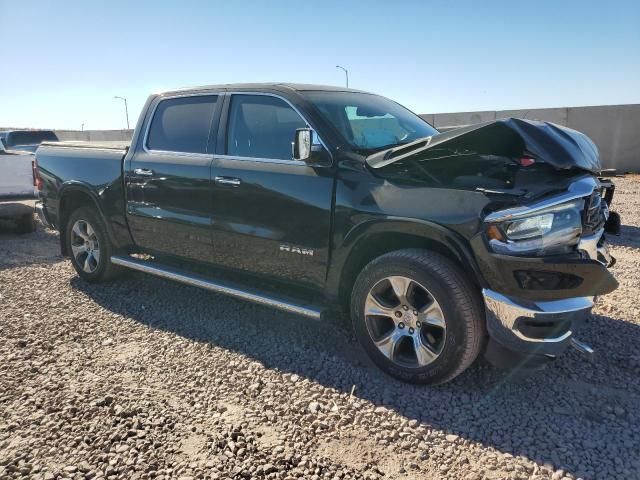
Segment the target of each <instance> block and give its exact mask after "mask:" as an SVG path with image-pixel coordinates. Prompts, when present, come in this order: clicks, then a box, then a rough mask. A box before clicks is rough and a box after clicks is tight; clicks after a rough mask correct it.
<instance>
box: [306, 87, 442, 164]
mask: <svg viewBox="0 0 640 480" xmlns="http://www.w3.org/2000/svg"><path fill="white" fill-rule="evenodd" d="M305 95H306V96H307V98H309V100H311V102H312V103H313V104H314V105H315V106H316V107H317V108H318V110H320V112H321V113H322V115H323V116H324V117H325V119H326V120H327V121H329V122H331V123H332V124H333V125H334V126H335V127H336V128H337V129H338V131H339V132H340V134H341V135H342V136H343V137H344V140H346V141H347V143H349V144H350V145H351V147H353V148H354V149H355V150H357V151H360V152H363V153H366V154H369V153H372V152H375V151H378V150H384V149H386V148H391V147H395V146H397V145H402V144H405V143H409V142H412V141H414V140H417V139H419V138H424V137H429V136H431V135H436V134H437V133H438V131H437V130H436V129H435V128H433V127H432V126H431V125H429V124H428V123H427V122H425V121H424V120H423V119H421V118H420V117H419V116H417V115H416V114H414V113H412V112H410V111H409V110H407V109H406V108H404V107H403V106H401V105H399V104H397V103H396V102H393V101H391V100H389V99H388V98H384V97H380V96H378V95H372V94H368V93H357V92H326V91H325V92H321V91H312V92H305Z"/></svg>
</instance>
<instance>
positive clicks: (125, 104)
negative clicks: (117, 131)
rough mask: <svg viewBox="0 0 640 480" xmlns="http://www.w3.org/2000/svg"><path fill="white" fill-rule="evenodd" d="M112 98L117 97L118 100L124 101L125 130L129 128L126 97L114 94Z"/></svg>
mask: <svg viewBox="0 0 640 480" xmlns="http://www.w3.org/2000/svg"><path fill="white" fill-rule="evenodd" d="M113 98H119V99H120V100H123V101H124V113H125V115H126V116H127V130H130V127H129V107H128V106H127V99H126V98H124V97H119V96H117V95H116V96H114V97H113Z"/></svg>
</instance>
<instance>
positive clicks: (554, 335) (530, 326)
mask: <svg viewBox="0 0 640 480" xmlns="http://www.w3.org/2000/svg"><path fill="white" fill-rule="evenodd" d="M482 294H483V296H484V302H485V310H486V318H487V329H488V331H489V335H490V336H491V339H492V340H493V341H496V342H498V343H499V344H500V345H501V346H503V347H505V348H507V349H509V350H513V351H515V352H518V353H521V354H528V355H544V356H547V357H550V358H552V357H555V356H556V355H559V354H560V353H562V352H563V351H564V350H565V349H566V348H567V346H568V345H569V342H570V341H571V336H572V335H573V333H574V332H575V331H576V330H577V329H578V327H579V326H580V324H582V323H583V322H584V320H585V319H586V318H587V317H588V316H589V314H590V313H591V308H592V307H593V297H575V298H566V299H563V300H546V301H537V302H535V301H529V300H519V299H515V298H511V297H507V296H505V295H502V294H500V293H498V292H494V291H493V290H489V289H484V290H483V291H482Z"/></svg>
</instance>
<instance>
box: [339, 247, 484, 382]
mask: <svg viewBox="0 0 640 480" xmlns="http://www.w3.org/2000/svg"><path fill="white" fill-rule="evenodd" d="M351 312H352V313H351V316H352V322H353V327H354V331H355V333H356V336H357V338H358V340H359V342H360V344H361V345H362V346H363V348H364V349H365V351H366V352H367V353H368V355H369V357H370V358H371V359H372V360H373V362H374V363H376V364H377V365H378V366H379V367H380V368H382V370H384V371H385V372H387V373H389V374H390V375H392V376H394V377H396V378H398V379H400V380H404V381H408V382H413V383H431V384H437V383H444V382H447V381H449V380H451V379H453V378H454V377H455V376H457V375H459V374H460V373H462V372H463V371H464V370H465V369H466V368H467V367H468V366H469V365H471V363H473V361H474V360H475V359H476V357H477V356H478V354H479V353H480V351H481V349H482V347H483V343H484V339H485V335H486V332H485V327H484V316H483V313H482V308H481V304H480V300H479V296H478V294H477V290H476V289H475V288H474V286H473V285H472V284H471V282H469V280H468V279H467V278H466V277H465V276H464V274H463V273H462V272H461V271H460V269H459V268H458V267H457V266H456V265H455V264H453V263H452V262H451V261H449V260H448V259H446V258H444V257H442V256H441V255H438V254H436V253H433V252H429V251H426V250H418V249H408V250H400V251H396V252H392V253H389V254H386V255H383V256H381V257H379V258H377V259H375V260H374V261H372V262H371V263H370V264H369V265H367V266H366V267H365V268H364V270H363V271H362V272H361V273H360V275H359V276H358V279H357V280H356V284H355V287H354V290H353V295H352V304H351Z"/></svg>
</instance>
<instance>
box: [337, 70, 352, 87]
mask: <svg viewBox="0 0 640 480" xmlns="http://www.w3.org/2000/svg"><path fill="white" fill-rule="evenodd" d="M336 68H339V69H341V70H344V75H345V77H346V79H347V88H349V70H347V69H346V68H344V67H341V66H340V65H336Z"/></svg>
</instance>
